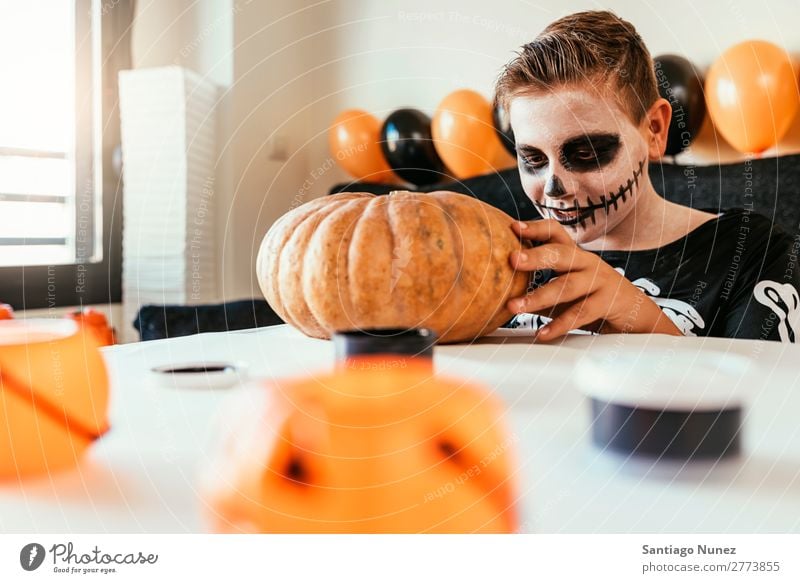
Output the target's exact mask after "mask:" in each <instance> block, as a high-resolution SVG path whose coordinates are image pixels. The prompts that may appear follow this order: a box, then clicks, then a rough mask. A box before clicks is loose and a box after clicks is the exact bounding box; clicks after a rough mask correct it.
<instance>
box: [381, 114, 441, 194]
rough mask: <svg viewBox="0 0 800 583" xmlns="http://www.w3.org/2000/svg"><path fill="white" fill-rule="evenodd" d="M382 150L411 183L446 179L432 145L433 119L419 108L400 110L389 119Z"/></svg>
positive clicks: (383, 134)
mask: <svg viewBox="0 0 800 583" xmlns="http://www.w3.org/2000/svg"><path fill="white" fill-rule="evenodd" d="M381 149H382V150H383V155H384V157H385V158H386V161H387V162H388V163H389V166H391V167H392V170H394V173H395V174H397V175H398V176H399V177H400V178H402V179H403V180H406V181H408V182H410V183H411V184H414V185H416V186H425V185H427V184H434V183H436V182H439V181H441V180H442V179H443V178H447V175H446V174H445V173H446V172H447V170H446V168H445V166H444V163H443V162H442V160H441V158H439V154H437V153H436V148H435V147H434V145H433V138H432V136H431V118H429V117H428V116H427V115H425V114H424V113H422V112H421V111H419V110H418V109H411V108H404V109H398V110H397V111H394V112H392V113H391V114H390V115H389V117H387V118H386V121H384V122H383V126H382V127H381Z"/></svg>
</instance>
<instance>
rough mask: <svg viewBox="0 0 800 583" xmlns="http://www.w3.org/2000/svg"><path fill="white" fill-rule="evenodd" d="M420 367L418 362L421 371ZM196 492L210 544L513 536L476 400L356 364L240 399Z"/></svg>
mask: <svg viewBox="0 0 800 583" xmlns="http://www.w3.org/2000/svg"><path fill="white" fill-rule="evenodd" d="M420 361H422V362H420ZM238 398H239V399H240V401H239V402H238V404H239V405H240V407H241V408H240V409H239V410H234V411H229V412H228V417H227V419H226V418H225V417H224V416H223V417H222V419H224V420H225V421H226V422H225V426H226V427H227V428H228V430H229V431H230V433H229V434H228V435H227V436H226V438H225V439H224V440H223V441H222V442H221V447H220V451H219V457H218V460H217V461H218V463H217V465H216V466H212V467H209V468H207V470H208V471H206V472H205V474H204V482H203V485H202V487H201V491H202V492H203V497H204V499H205V502H206V504H204V505H203V506H204V507H205V509H206V510H205V512H206V516H205V520H206V522H207V524H208V526H209V527H210V530H212V531H214V532H263V533H421V532H426V533H467V532H494V533H509V532H514V531H515V530H516V529H517V527H518V516H517V511H516V506H515V500H516V488H514V487H513V483H512V482H513V478H512V477H513V474H514V464H513V461H512V457H513V456H512V450H513V439H512V438H511V437H510V435H509V434H508V433H507V432H506V430H505V427H504V426H503V424H502V420H501V416H500V407H499V405H498V403H496V402H495V401H494V400H493V399H492V398H491V395H490V394H489V393H487V391H485V390H484V389H482V388H480V387H477V386H473V385H470V384H469V383H465V382H464V381H462V380H456V379H448V378H442V377H439V376H436V375H434V374H432V372H431V368H430V361H425V359H413V358H412V359H408V358H405V357H400V358H395V357H394V356H386V355H383V356H362V357H357V358H354V359H351V360H350V361H348V363H347V366H346V367H339V368H338V369H337V370H335V371H334V372H330V373H327V374H318V375H314V376H309V377H307V378H298V379H289V380H285V381H283V382H280V381H275V382H271V383H268V384H266V385H257V386H253V387H251V390H250V391H249V392H248V391H245V392H243V393H242V394H240V395H239V397H238Z"/></svg>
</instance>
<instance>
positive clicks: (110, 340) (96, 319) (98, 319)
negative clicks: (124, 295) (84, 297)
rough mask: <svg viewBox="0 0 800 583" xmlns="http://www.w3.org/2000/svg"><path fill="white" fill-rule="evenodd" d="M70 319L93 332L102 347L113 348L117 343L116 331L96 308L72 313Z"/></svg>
mask: <svg viewBox="0 0 800 583" xmlns="http://www.w3.org/2000/svg"><path fill="white" fill-rule="evenodd" d="M69 317H70V318H72V319H73V320H75V321H76V322H78V323H79V324H83V325H84V326H87V327H88V328H89V329H90V330H92V332H93V333H94V334H95V335H96V336H97V339H98V341H99V342H100V345H101V346H111V345H112V344H116V343H117V338H116V335H115V334H114V329H113V328H111V327H110V326H109V325H108V320H106V316H105V314H103V312H100V311H98V310H95V309H94V308H84V309H83V310H78V311H76V312H72V313H71V314H70V315H69Z"/></svg>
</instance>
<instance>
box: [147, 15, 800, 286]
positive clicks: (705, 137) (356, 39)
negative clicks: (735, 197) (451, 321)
mask: <svg viewBox="0 0 800 583" xmlns="http://www.w3.org/2000/svg"><path fill="white" fill-rule="evenodd" d="M600 8H609V9H611V10H614V11H615V12H617V13H618V14H619V15H620V16H622V17H624V18H626V19H628V20H630V21H631V22H633V24H634V25H635V26H636V27H637V28H638V30H639V32H640V33H641V34H642V36H643V37H644V39H645V41H646V42H647V44H648V45H649V47H650V49H651V52H652V53H653V55H658V54H662V53H667V52H671V53H678V54H682V55H684V56H686V57H687V58H689V59H690V60H692V61H694V62H695V63H696V64H697V65H698V66H700V67H702V68H707V67H708V66H709V65H710V64H711V63H712V62H713V60H714V59H715V58H716V57H717V56H719V55H720V54H721V53H722V51H723V50H724V49H725V48H727V47H729V46H731V45H733V44H735V43H737V42H740V41H743V40H746V39H751V38H764V39H769V40H772V41H773V42H776V43H779V44H781V45H783V46H784V47H786V48H787V49H789V50H790V51H791V52H793V53H800V34H798V33H797V32H796V30H797V2H796V1H790V0H769V1H767V0H727V1H722V0H712V1H708V2H696V1H695V2H691V1H689V0H673V1H672V2H669V3H664V2H659V1H653V0H647V1H639V0H607V1H605V2H590V1H580V0H562V1H561V2H559V3H558V4H555V3H546V2H544V1H543V0H539V1H533V2H529V1H523V0H495V1H492V2H488V1H485V0H459V1H456V0H444V1H438V2H436V3H435V4H433V3H432V2H430V0H427V1H425V0H383V1H375V0H331V1H328V2H324V1H323V2H319V1H318V2H314V1H312V0H251V1H249V2H248V1H247V0H238V2H233V1H232V0H197V1H193V0H170V1H169V2H165V1H163V0H162V1H161V2H157V1H156V0H149V1H147V0H140V1H139V7H138V9H137V22H136V24H135V33H134V64H135V66H157V65H162V64H173V63H176V62H177V63H179V64H183V65H185V66H188V67H190V68H193V69H195V70H197V71H198V72H200V73H201V74H207V75H209V76H210V77H212V78H213V79H215V81H217V82H218V83H219V84H220V85H223V86H225V87H227V88H229V91H228V92H227V93H225V94H224V96H223V100H222V103H221V108H222V112H221V117H222V119H223V122H222V123H223V128H222V130H221V132H220V133H221V135H222V136H223V140H222V143H221V146H220V156H219V175H218V177H217V193H218V197H217V205H218V206H217V208H218V212H219V222H218V225H219V231H218V241H219V246H220V247H219V248H220V250H221V251H220V252H221V257H222V258H223V262H222V264H221V265H220V269H221V270H222V273H223V275H224V278H223V281H224V287H223V297H224V298H225V299H233V298H237V297H245V296H257V295H259V291H258V288H257V286H256V284H255V281H254V278H253V265H254V261H255V255H256V253H257V252H258V245H259V243H260V240H261V238H262V236H263V234H264V233H265V232H266V230H267V228H268V227H269V225H271V224H272V222H273V221H274V220H275V219H276V218H277V217H279V216H280V215H281V214H283V213H284V212H286V211H287V210H288V209H289V208H291V207H292V206H294V205H296V204H298V203H300V202H303V201H305V200H308V199H309V198H313V197H316V196H321V195H323V194H324V193H326V192H327V190H328V189H329V188H330V186H331V185H332V184H334V183H336V182H338V181H341V180H345V179H347V177H346V176H345V175H344V174H343V173H342V172H341V171H339V170H338V168H332V169H329V168H328V165H329V162H328V159H329V154H328V151H327V129H328V126H329V124H330V122H331V120H332V119H333V117H334V116H335V115H336V114H337V113H338V112H339V111H341V110H342V109H346V108H351V107H361V108H364V109H367V110H370V111H372V112H373V113H375V114H376V115H377V116H378V117H381V118H382V117H384V116H385V115H387V114H388V113H389V112H391V111H392V110H394V109H396V108H398V107H402V106H412V107H418V108H420V109H423V110H425V111H427V112H428V113H432V112H433V110H434V109H435V107H436V105H437V104H438V102H439V101H440V100H441V99H442V98H443V97H444V96H445V95H446V94H447V93H449V92H450V91H452V90H454V89H457V88H460V87H471V88H474V89H477V90H479V91H481V92H483V93H484V94H485V95H486V96H487V97H489V96H490V95H491V90H492V84H493V81H494V79H495V77H496V75H497V74H498V72H499V70H500V68H501V67H502V65H503V64H504V63H505V62H506V61H507V60H509V59H510V58H511V57H512V56H513V52H514V51H515V49H517V48H518V47H519V46H520V45H521V44H523V43H525V42H527V41H529V40H531V39H532V38H533V37H534V36H535V35H536V34H537V33H538V32H539V31H540V30H541V29H542V28H543V27H544V26H545V25H546V24H547V23H549V22H550V21H552V20H554V19H556V18H558V17H559V16H562V15H564V14H567V13H570V12H573V11H577V10H584V9H600ZM187 47H189V50H187ZM231 56H232V58H231ZM276 137H277V138H278V140H277V142H276V141H275V139H276ZM281 138H286V139H288V151H287V159H286V160H285V161H282V160H271V155H272V154H274V153H275V152H274V150H275V147H276V145H278V146H279V145H280V142H281ZM278 149H279V148H278ZM788 151H800V119H798V121H797V123H796V124H795V125H794V127H793V128H792V130H791V131H790V135H789V137H788V138H787V139H786V140H784V142H783V144H782V147H781V149H780V150H779V152H780V153H786V152H788ZM737 157H738V155H737V154H736V153H735V152H733V151H732V150H731V149H730V148H729V147H727V145H725V144H724V143H718V141H717V140H716V139H715V136H714V134H713V130H712V128H711V126H710V124H709V123H706V125H705V126H704V129H703V131H702V132H701V135H700V136H699V138H698V140H697V142H696V143H695V145H694V147H693V151H692V153H691V155H690V156H684V157H683V160H680V161H699V162H703V161H706V162H707V161H711V160H716V159H721V160H732V159H736V158H737Z"/></svg>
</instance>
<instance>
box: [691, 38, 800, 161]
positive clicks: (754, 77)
mask: <svg viewBox="0 0 800 583" xmlns="http://www.w3.org/2000/svg"><path fill="white" fill-rule="evenodd" d="M706 96H707V105H708V112H709V114H710V115H711V119H712V120H713V122H714V125H715V127H716V128H717V129H719V132H720V133H721V134H722V135H723V137H724V138H725V139H726V140H727V141H728V142H729V143H730V144H731V145H732V146H733V147H734V148H736V149H737V150H739V151H740V152H752V153H759V152H763V151H764V150H766V149H767V148H769V147H771V146H773V145H775V144H776V143H777V142H778V140H780V139H781V138H782V137H783V136H784V135H785V134H786V131H787V130H788V129H789V126H790V125H791V123H792V120H793V119H794V116H795V114H796V113H797V109H798V105H799V104H800V101H798V93H797V78H796V72H795V69H794V66H793V64H792V61H791V59H790V57H789V55H788V54H787V52H786V51H785V50H784V49H782V48H780V47H778V46H776V45H774V44H772V43H770V42H767V41H759V40H756V41H746V42H743V43H740V44H738V45H735V46H733V47H731V48H729V49H728V50H727V51H725V52H724V53H723V54H722V56H721V57H720V58H719V59H717V61H716V62H715V63H714V64H713V65H712V66H711V69H710V70H709V72H708V77H707V78H706Z"/></svg>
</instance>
